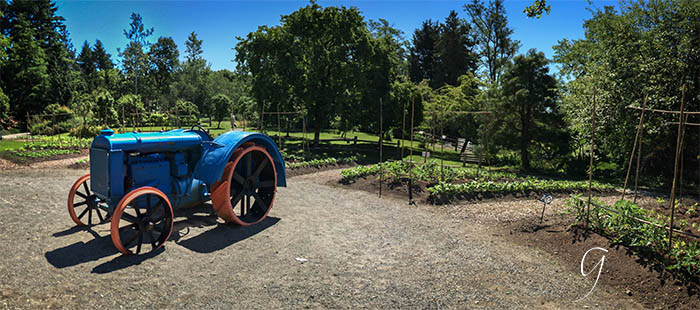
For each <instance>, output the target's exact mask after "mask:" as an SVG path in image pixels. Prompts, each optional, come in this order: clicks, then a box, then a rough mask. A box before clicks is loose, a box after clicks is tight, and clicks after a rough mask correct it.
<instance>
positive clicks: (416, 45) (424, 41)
mask: <svg viewBox="0 0 700 310" xmlns="http://www.w3.org/2000/svg"><path fill="white" fill-rule="evenodd" d="M439 39H440V26H439V23H437V22H433V21H432V20H426V21H424V22H423V24H422V26H421V29H416V31H415V32H414V33H413V45H412V46H411V48H410V56H409V63H408V65H409V66H408V73H409V76H410V77H411V81H413V82H414V83H420V82H421V81H422V80H428V81H429V83H430V84H431V86H433V87H438V85H437V82H435V76H436V72H437V71H438V69H437V68H438V66H439V59H440V55H439V53H438V51H437V48H436V46H437V42H438V40H439Z"/></svg>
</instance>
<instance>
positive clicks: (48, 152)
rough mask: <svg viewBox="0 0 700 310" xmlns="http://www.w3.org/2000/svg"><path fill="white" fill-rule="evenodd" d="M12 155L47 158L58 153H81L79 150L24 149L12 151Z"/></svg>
mask: <svg viewBox="0 0 700 310" xmlns="http://www.w3.org/2000/svg"><path fill="white" fill-rule="evenodd" d="M10 152H11V153H12V155H15V156H17V157H20V158H47V157H53V156H56V155H65V154H79V153H80V151H79V150H70V149H68V150H60V149H59V150H24V151H10Z"/></svg>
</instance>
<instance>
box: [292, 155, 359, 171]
mask: <svg viewBox="0 0 700 310" xmlns="http://www.w3.org/2000/svg"><path fill="white" fill-rule="evenodd" d="M358 160H360V156H357V155H353V156H348V157H340V158H335V157H326V158H317V159H311V160H306V161H291V162H287V164H286V167H287V168H289V169H294V168H306V167H319V166H325V165H336V164H349V163H353V162H357V161H358Z"/></svg>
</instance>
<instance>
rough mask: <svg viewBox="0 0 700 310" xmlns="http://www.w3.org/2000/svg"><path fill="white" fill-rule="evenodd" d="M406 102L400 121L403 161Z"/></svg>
mask: <svg viewBox="0 0 700 310" xmlns="http://www.w3.org/2000/svg"><path fill="white" fill-rule="evenodd" d="M405 138H406V104H404V106H403V119H402V121H401V161H403V147H404V146H405V145H406V139H405Z"/></svg>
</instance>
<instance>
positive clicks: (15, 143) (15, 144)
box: [0, 140, 25, 152]
mask: <svg viewBox="0 0 700 310" xmlns="http://www.w3.org/2000/svg"><path fill="white" fill-rule="evenodd" d="M24 144H25V142H24V141H20V140H1V141H0V152H2V151H9V150H16V149H18V148H21V147H23V146H24Z"/></svg>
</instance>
